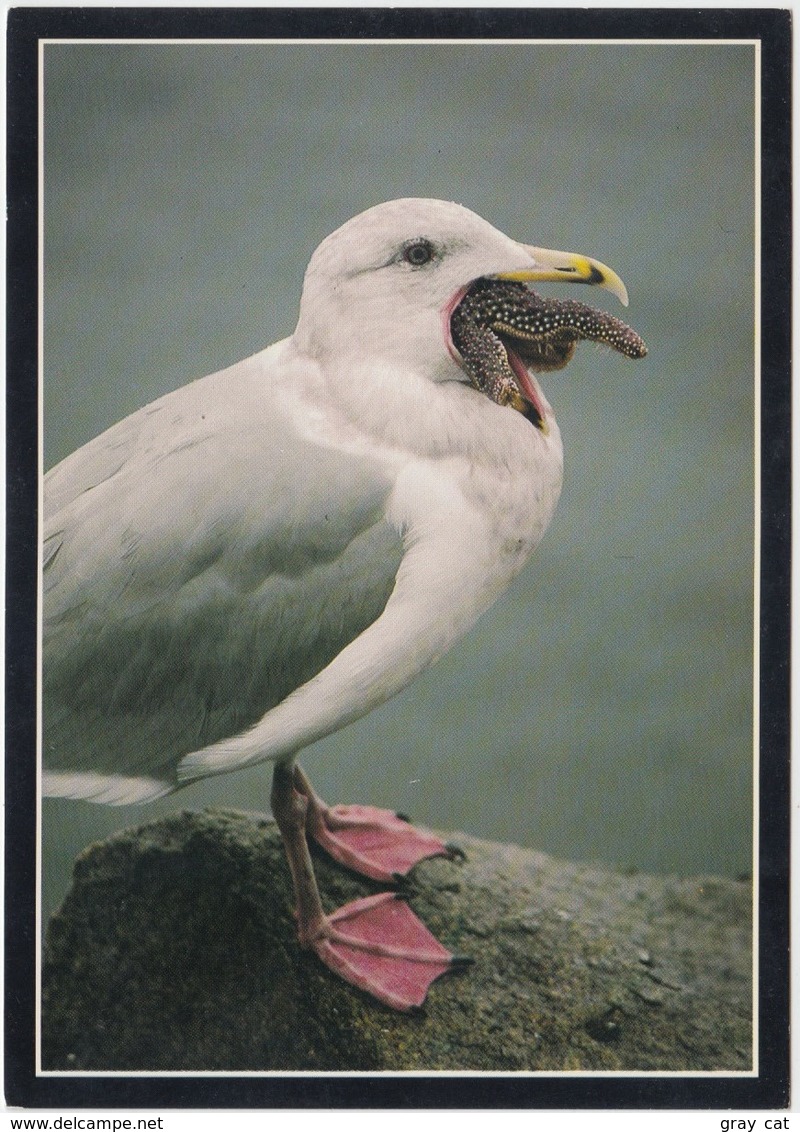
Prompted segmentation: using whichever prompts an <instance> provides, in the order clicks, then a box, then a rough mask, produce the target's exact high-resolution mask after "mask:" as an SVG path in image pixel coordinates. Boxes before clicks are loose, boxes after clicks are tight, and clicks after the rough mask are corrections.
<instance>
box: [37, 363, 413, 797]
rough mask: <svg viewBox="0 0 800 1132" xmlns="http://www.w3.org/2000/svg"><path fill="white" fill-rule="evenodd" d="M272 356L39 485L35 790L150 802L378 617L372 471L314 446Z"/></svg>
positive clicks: (380, 532) (384, 539) (387, 533)
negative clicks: (40, 708) (184, 761)
mask: <svg viewBox="0 0 800 1132" xmlns="http://www.w3.org/2000/svg"><path fill="white" fill-rule="evenodd" d="M283 348H284V344H279V345H278V346H277V347H272V348H271V349H270V350H269V351H265V352H264V353H263V354H262V355H256V357H255V358H254V359H249V360H248V361H246V362H242V363H240V364H239V365H237V366H233V367H232V368H231V369H229V370H226V371H223V372H221V373H219V374H215V375H212V376H211V377H210V378H204V379H203V380H202V381H199V382H195V383H193V384H192V385H189V386H186V387H184V388H183V389H180V390H178V391H177V392H175V393H173V394H169V395H167V396H166V397H164V398H162V399H161V400H160V401H157V402H154V403H153V404H152V405H150V406H148V407H146V408H145V409H142V410H140V411H139V412H138V413H135V414H133V416H131V417H129V418H127V419H126V420H125V421H122V422H121V423H120V424H119V425H116V426H115V427H114V428H112V429H110V430H108V432H106V433H104V434H103V435H102V436H100V437H98V438H97V439H96V440H95V441H93V442H92V443H90V444H88V445H87V446H86V447H84V448H82V449H80V450H79V451H78V452H77V453H75V454H74V455H73V456H71V457H69V458H68V459H67V460H65V461H64V462H63V464H61V465H59V466H58V467H57V468H56V469H54V470H53V471H52V472H51V473H50V474H49V475H48V477H46V481H45V530H44V574H43V578H44V696H43V703H44V762H45V767H46V774H45V791H46V792H47V793H54V794H61V795H67V796H72V797H93V798H96V799H97V800H102V801H129V800H130V801H133V800H139V799H143V798H146V797H152V796H156V795H157V794H158V793H163V792H165V791H166V790H168V789H170V788H172V787H173V786H174V785H175V783H176V776H175V766H176V764H177V763H178V761H179V760H180V759H181V758H182V757H183V756H185V755H187V754H189V753H190V752H192V751H196V750H198V749H202V748H204V747H207V746H208V745H209V744H213V743H216V742H219V741H223V740H225V739H228V738H230V737H232V736H236V735H238V734H240V733H241V732H242V731H243V730H246V729H247V728H250V727H251V726H252V725H254V724H255V723H256V722H257V721H258V720H259V719H261V718H262V717H263V716H264V714H265V713H268V712H269V710H270V709H271V708H273V707H274V706H275V705H276V704H278V703H280V702H281V701H282V700H284V699H285V697H286V696H287V695H288V694H289V693H291V692H292V691H294V690H295V689H296V688H299V687H302V686H303V685H305V684H306V683H307V682H308V681H309V680H311V679H312V678H313V677H314V676H315V675H316V674H317V673H318V672H319V671H320V670H321V669H323V668H324V667H325V666H326V665H328V664H329V662H330V661H331V660H333V659H334V657H336V656H337V655H338V654H339V653H340V652H341V651H342V650H343V649H344V648H345V647H346V646H347V645H348V644H349V643H350V642H351V641H352V640H354V639H355V638H356V637H358V636H359V635H360V634H361V633H363V631H364V630H365V629H366V628H367V627H368V626H369V625H371V624H372V623H373V622H374V621H375V620H376V619H377V618H379V617H380V614H381V613H382V611H383V609H384V607H385V605H386V602H387V600H388V598H389V595H390V594H391V592H392V589H393V586H394V583H395V578H396V575H397V571H398V567H399V564H400V561H401V558H402V543H401V539H400V535H399V534H398V531H397V529H396V527H395V526H393V525H392V524H391V523H390V522H388V521H387V518H386V502H387V498H388V495H389V490H390V485H389V483H388V481H387V478H386V476H385V474H384V473H382V472H381V471H380V469H379V468H378V466H377V465H376V464H374V463H372V462H370V461H369V460H368V459H365V458H363V457H359V458H356V457H355V456H352V455H349V454H347V453H344V452H342V451H339V450H336V449H335V448H332V447H330V446H328V445H325V444H323V443H321V442H319V441H317V440H315V439H314V438H313V436H312V435H311V434H310V433H309V431H308V430H307V429H306V428H305V427H304V418H303V413H302V410H301V409H300V408H298V405H297V401H296V399H295V397H294V392H295V391H294V387H293V384H292V381H293V375H292V372H291V370H292V367H291V365H287V364H286V363H285V357H284V353H282V350H283Z"/></svg>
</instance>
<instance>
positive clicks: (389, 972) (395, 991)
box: [272, 763, 464, 1010]
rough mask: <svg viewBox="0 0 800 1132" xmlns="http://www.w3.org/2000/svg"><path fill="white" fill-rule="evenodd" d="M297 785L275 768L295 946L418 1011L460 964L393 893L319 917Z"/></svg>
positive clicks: (291, 774)
mask: <svg viewBox="0 0 800 1132" xmlns="http://www.w3.org/2000/svg"><path fill="white" fill-rule="evenodd" d="M298 785H299V786H300V787H301V789H299V790H298V789H297V788H296V787H297V786H298ZM303 786H304V783H303V779H302V778H299V777H298V772H297V770H296V769H294V768H292V767H291V766H289V765H286V764H281V763H278V764H277V765H276V767H275V773H274V776H273V780H272V812H273V814H274V816H275V821H276V822H277V824H278V829H279V830H280V832H281V837H282V838H283V843H284V847H285V849H286V856H287V857H288V859H289V868H290V870H291V873H292V880H293V882H294V891H295V898H296V900H297V930H298V936H299V940H300V945H301V947H310V948H311V949H312V950H314V951H315V952H316V953H317V955H318V956H319V958H320V959H321V960H322V962H323V963H325V964H326V966H328V967H330V969H331V970H332V971H335V972H336V973H337V974H338V975H340V976H341V977H342V978H343V979H346V980H347V981H348V982H349V983H352V984H353V985H354V986H357V987H359V988H360V989H361V990H364V991H367V993H368V994H371V995H373V996H374V997H375V998H377V999H378V1000H379V1001H380V1002H384V1003H386V1005H387V1006H391V1007H394V1009H395V1010H412V1009H413V1008H414V1007H418V1006H421V1005H422V1003H423V1002H424V1001H425V996H426V994H427V993H428V988H429V987H430V985H431V983H432V982H433V981H434V979H437V978H438V977H439V976H440V975H443V974H444V973H445V971H448V970H451V969H452V968H453V967H454V966H459V965H461V964H463V962H464V960H461V959H459V958H457V957H456V956H454V955H452V953H451V952H449V951H448V950H447V949H446V948H445V947H443V946H442V945H441V944H440V943H439V942H438V940H437V939H436V938H435V937H434V936H433V935H431V933H430V932H429V931H428V929H427V928H426V927H425V925H424V924H423V923H422V922H421V920H419V919H418V918H417V917H416V916H415V915H414V913H413V912H412V911H411V909H410V908H409V907H408V905H407V904H404V903H403V901H401V900H399V899H398V898H397V896H396V894H395V893H393V892H381V893H378V894H377V895H376V896H367V897H365V898H364V899H362V900H354V901H352V902H351V903H350V904H345V905H344V907H342V908H339V909H338V910H337V911H336V912H333V913H332V914H331V915H330V916H326V915H325V913H324V911H323V908H322V902H321V900H320V896H319V889H318V888H317V881H316V878H315V876H314V867H313V865H312V862H311V856H310V854H309V851H308V844H307V842H306V833H305V827H306V820H307V815H308V811H309V800H308V798H307V796H306V795H305V791H304V789H303Z"/></svg>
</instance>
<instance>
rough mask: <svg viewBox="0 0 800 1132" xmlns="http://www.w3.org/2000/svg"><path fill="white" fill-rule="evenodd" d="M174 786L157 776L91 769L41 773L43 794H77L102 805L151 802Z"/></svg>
mask: <svg viewBox="0 0 800 1132" xmlns="http://www.w3.org/2000/svg"><path fill="white" fill-rule="evenodd" d="M174 789H175V784H174V783H173V782H164V781H162V780H160V779H157V778H126V777H125V776H124V775H121V774H96V773H95V772H94V771H68V770H67V771H65V770H46V771H44V773H43V775H42V794H43V795H44V796H45V797H46V798H78V799H83V800H84V801H86V802H101V803H103V804H104V805H106V806H131V805H136V804H137V803H141V802H152V801H153V800H154V799H155V798H162V797H163V796H164V795H165V794H170V793H172V791H173V790H174Z"/></svg>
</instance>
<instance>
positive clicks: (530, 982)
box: [42, 810, 752, 1072]
mask: <svg viewBox="0 0 800 1132" xmlns="http://www.w3.org/2000/svg"><path fill="white" fill-rule="evenodd" d="M446 839H447V840H451V841H456V842H457V843H458V844H459V845H460V846H461V847H462V848H463V849H464V852H465V854H466V859H465V860H464V861H448V860H444V859H439V860H431V861H426V862H423V863H422V864H420V865H419V866H417V868H416V869H415V870H414V872H413V874H412V877H411V879H410V881H409V882H408V883H407V885H406V886H405V892H406V895H407V899H408V900H409V902H410V904H411V905H412V907H413V908H414V910H415V911H416V912H417V914H418V915H419V916H420V917H421V918H422V920H423V921H424V922H425V923H426V924H427V925H428V927H429V928H430V929H431V930H432V931H433V932H434V933H435V934H436V935H437V937H438V938H439V939H441V940H442V942H443V943H445V944H446V945H447V946H449V947H450V948H451V949H452V950H453V951H455V952H457V953H460V954H467V955H471V956H472V957H474V960H475V962H474V965H473V966H471V967H469V968H467V969H466V970H464V971H462V972H460V973H458V974H451V975H448V976H445V977H444V978H443V979H441V980H439V981H438V982H437V983H435V984H434V986H433V987H432V989H431V992H430V994H429V996H428V1000H427V1003H426V1005H425V1007H424V1010H423V1011H422V1012H421V1013H420V1014H415V1015H401V1014H396V1013H393V1012H392V1011H391V1010H389V1009H387V1008H385V1007H383V1006H381V1005H380V1004H378V1003H376V1002H374V1001H373V1000H372V999H370V998H368V997H367V996H366V995H364V994H362V993H360V992H358V991H356V990H354V989H353V988H351V987H349V986H348V985H346V984H345V983H343V982H341V981H339V980H338V979H336V978H335V977H334V976H333V975H332V974H331V973H330V972H329V971H327V970H326V969H325V968H324V967H323V966H322V965H321V964H320V963H319V962H318V960H317V959H316V957H315V956H314V955H313V954H310V953H306V952H302V951H301V950H300V948H299V947H298V945H297V942H296V938H295V931H294V924H293V918H292V892H291V885H290V881H289V875H288V868H287V866H286V862H285V859H284V857H283V851H282V848H281V844H280V839H279V837H278V833H277V830H276V828H275V826H274V824H273V823H272V821H271V820H270V819H269V818H267V817H262V816H260V815H255V814H243V813H236V812H230V811H222V810H214V811H206V812H203V813H194V812H180V813H176V814H174V815H172V816H170V817H168V818H165V819H162V820H159V821H155V822H152V823H150V824H147V825H143V826H141V827H139V828H136V829H131V830H126V831H124V832H122V833H119V834H117V835H115V836H113V837H111V838H109V839H108V840H107V841H104V842H102V843H100V844H97V845H93V846H90V847H89V848H88V849H87V850H85V852H84V853H82V854H81V856H80V857H79V858H78V859H77V861H76V863H75V873H74V881H73V885H72V888H71V890H70V892H69V894H68V895H67V897H66V900H65V902H64V904H63V906H62V908H61V909H60V911H59V912H58V913H56V915H55V916H54V917H53V918H52V919H51V921H50V924H49V927H48V931H47V941H46V947H45V957H44V969H43V1011H42V1012H43V1017H42V1050H43V1065H44V1067H45V1068H49V1069H74V1070H80V1069H83V1070H212V1069H218V1070H226V1069H227V1070H310V1071H316V1072H324V1071H331V1070H354V1071H366V1072H370V1071H378V1070H416V1071H425V1070H428V1071H435V1070H454V1069H458V1070H472V1071H482V1070H495V1071H503V1072H516V1071H520V1070H527V1071H536V1070H540V1071H542V1070H544V1071H551V1072H552V1071H558V1070H583V1071H591V1070H628V1071H630V1070H652V1071H656V1072H659V1071H667V1070H673V1071H674V1070H678V1071H687V1070H689V1071H690V1070H747V1069H749V1068H750V1066H751V1057H752V1046H751V1007H752V1002H751V922H750V921H751V915H750V913H751V891H750V885H749V884H748V883H744V882H737V881H731V880H725V879H720V878H716V877H697V878H693V879H688V880H687V879H677V878H674V877H666V876H658V877H654V876H645V875H642V874H631V875H621V874H619V873H615V872H612V871H609V870H607V869H604V868H601V867H597V866H591V865H582V864H574V863H568V862H565V861H558V860H554V859H553V858H550V857H547V856H545V855H543V854H541V853H535V852H531V851H530V850H527V849H522V848H519V847H516V846H513V845H499V844H494V843H491V842H486V841H479V840H476V839H474V838H471V837H467V836H464V835H460V834H448V835H447V838H446ZM316 860H317V871H318V878H319V882H320V888H321V891H322V894H323V901H324V902H325V905H326V907H328V908H330V909H333V908H334V907H336V906H338V905H339V904H341V903H344V902H345V901H347V900H350V899H353V898H354V897H356V896H361V895H365V894H367V893H369V892H375V891H379V890H380V888H381V887H382V886H380V885H375V884H372V883H371V882H370V881H367V880H363V879H361V878H359V877H356V876H353V875H350V874H348V873H347V872H346V871H345V870H343V869H342V868H340V867H339V866H337V865H335V864H334V863H333V862H331V861H329V860H328V859H327V858H325V857H324V856H323V855H322V854H321V853H320V854H318V855H317V858H316Z"/></svg>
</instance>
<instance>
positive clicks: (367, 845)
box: [307, 795, 457, 881]
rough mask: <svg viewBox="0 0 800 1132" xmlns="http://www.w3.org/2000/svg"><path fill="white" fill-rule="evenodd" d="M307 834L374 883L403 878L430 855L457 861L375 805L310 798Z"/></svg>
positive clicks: (440, 845) (434, 840)
mask: <svg viewBox="0 0 800 1132" xmlns="http://www.w3.org/2000/svg"><path fill="white" fill-rule="evenodd" d="M310 803H311V804H310V805H309V810H308V821H307V830H308V833H309V834H310V835H311V836H312V837H313V838H314V840H315V841H316V842H317V844H318V845H321V846H322V848H323V849H324V850H325V851H326V852H327V853H329V854H330V856H331V857H333V859H334V860H335V861H338V862H339V863H340V864H341V865H345V866H346V867H347V868H348V869H353V870H354V871H355V872H357V873H361V875H362V876H366V877H371V878H372V879H373V880H379V881H393V880H396V879H397V878H398V877H404V876H405V875H406V873H408V872H409V871H410V870H411V869H412V868H413V867H414V865H416V864H417V863H418V862H419V861H423V860H425V858H426V857H453V856H455V855H456V853H457V850H454V849H453V848H452V847H450V846H448V845H445V843H444V842H443V841H441V840H440V839H439V838H438V837H436V836H434V834H432V833H429V832H428V831H427V830H422V829H416V828H415V827H414V826H413V825H410V824H409V823H408V822H407V821H405V820H404V819H403V818H400V817H398V816H397V814H393V813H392V811H391V810H379V809H378V808H377V807H376V806H326V805H325V803H324V802H322V801H320V799H319V798H317V797H316V795H314V796H312V797H311V798H310Z"/></svg>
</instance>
